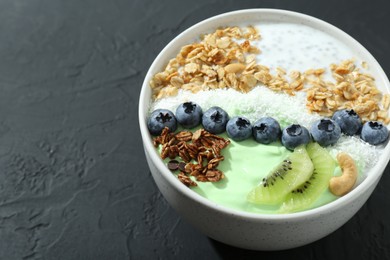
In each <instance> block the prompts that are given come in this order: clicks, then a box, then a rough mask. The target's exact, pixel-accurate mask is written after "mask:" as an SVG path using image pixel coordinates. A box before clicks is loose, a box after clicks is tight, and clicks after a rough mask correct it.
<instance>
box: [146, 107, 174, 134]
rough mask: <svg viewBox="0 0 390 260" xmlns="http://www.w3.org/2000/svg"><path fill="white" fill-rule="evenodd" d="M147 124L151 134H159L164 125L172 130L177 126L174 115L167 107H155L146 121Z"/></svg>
mask: <svg viewBox="0 0 390 260" xmlns="http://www.w3.org/2000/svg"><path fill="white" fill-rule="evenodd" d="M147 126H148V129H149V132H150V134H151V135H155V136H156V135H160V134H161V132H162V130H163V129H164V128H165V127H168V128H169V131H171V132H174V131H175V130H176V128H177V121H176V117H175V115H174V114H173V113H172V112H171V111H170V110H168V109H156V110H154V111H153V112H152V114H151V115H150V117H149V118H148V121H147Z"/></svg>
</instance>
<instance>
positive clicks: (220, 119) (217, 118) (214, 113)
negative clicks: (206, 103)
mask: <svg viewBox="0 0 390 260" xmlns="http://www.w3.org/2000/svg"><path fill="white" fill-rule="evenodd" d="M228 120H229V115H228V114H227V113H226V112H225V110H223V109H222V108H220V107H211V108H210V109H208V110H207V111H206V112H204V113H203V116H202V125H203V128H204V129H205V130H206V131H208V132H210V133H212V134H221V133H223V132H225V129H226V124H227V122H228Z"/></svg>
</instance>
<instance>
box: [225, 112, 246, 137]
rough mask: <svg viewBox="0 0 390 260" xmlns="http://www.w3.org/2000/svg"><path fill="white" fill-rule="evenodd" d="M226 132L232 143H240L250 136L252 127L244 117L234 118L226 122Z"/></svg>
mask: <svg viewBox="0 0 390 260" xmlns="http://www.w3.org/2000/svg"><path fill="white" fill-rule="evenodd" d="M226 132H227V135H228V136H229V137H230V138H231V139H233V140H234V141H242V140H245V139H248V138H249V137H250V136H251V135H252V125H251V122H250V121H249V119H247V118H246V117H243V116H236V117H233V118H231V119H230V120H229V121H228V122H227V125H226Z"/></svg>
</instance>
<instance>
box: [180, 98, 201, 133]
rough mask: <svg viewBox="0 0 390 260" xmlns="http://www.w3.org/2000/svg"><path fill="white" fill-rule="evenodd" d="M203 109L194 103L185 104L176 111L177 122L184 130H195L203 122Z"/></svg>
mask: <svg viewBox="0 0 390 260" xmlns="http://www.w3.org/2000/svg"><path fill="white" fill-rule="evenodd" d="M202 113H203V112H202V108H201V107H200V106H199V105H198V104H196V103H194V102H185V103H182V104H180V105H179V106H178V107H177V109H176V119H177V122H179V124H180V125H181V126H183V127H184V128H194V127H195V126H198V125H199V124H200V123H201V121H202Z"/></svg>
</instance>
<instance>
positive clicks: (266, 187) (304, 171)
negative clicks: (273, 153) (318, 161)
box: [247, 145, 313, 205]
mask: <svg viewBox="0 0 390 260" xmlns="http://www.w3.org/2000/svg"><path fill="white" fill-rule="evenodd" d="M312 172H313V163H312V161H311V160H310V157H309V155H308V153H307V152H306V149H305V145H301V146H298V147H296V148H295V149H294V151H293V152H292V153H291V154H290V155H289V156H288V158H286V159H285V160H283V161H282V162H281V163H280V164H279V165H278V166H277V167H276V168H274V169H273V170H272V171H271V172H270V173H269V174H268V175H267V176H266V177H265V178H263V180H262V181H261V182H260V184H259V185H258V186H256V187H255V188H254V189H253V190H251V191H250V192H249V194H248V197H247V200H248V201H249V202H252V203H255V204H267V205H275V204H279V203H281V202H282V201H283V200H284V198H285V197H286V195H287V194H289V193H290V192H291V191H292V190H294V189H296V188H297V187H298V186H300V185H301V184H302V183H304V182H305V181H306V180H307V179H308V178H309V177H310V176H311V174H312Z"/></svg>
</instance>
